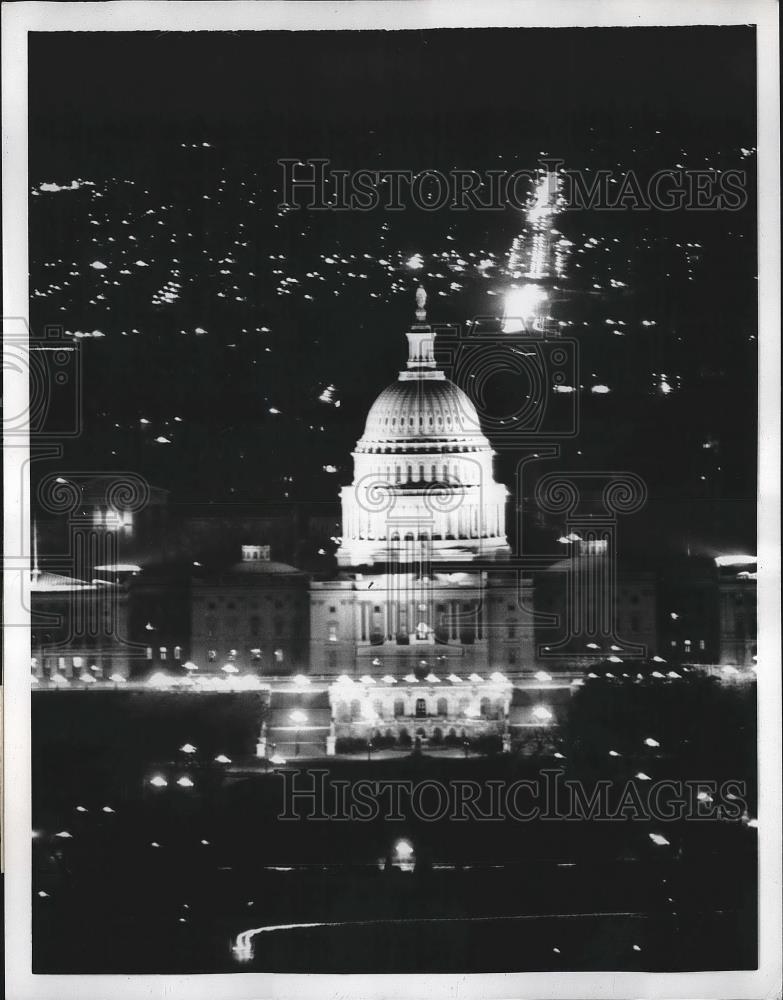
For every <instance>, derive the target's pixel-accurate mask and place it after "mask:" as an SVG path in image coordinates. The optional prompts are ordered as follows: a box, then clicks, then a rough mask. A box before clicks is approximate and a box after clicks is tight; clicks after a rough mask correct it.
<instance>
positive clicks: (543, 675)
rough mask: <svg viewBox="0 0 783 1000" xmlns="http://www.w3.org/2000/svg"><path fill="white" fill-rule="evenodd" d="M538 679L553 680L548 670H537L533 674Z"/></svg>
mask: <svg viewBox="0 0 783 1000" xmlns="http://www.w3.org/2000/svg"><path fill="white" fill-rule="evenodd" d="M533 676H534V677H535V679H536V680H537V681H551V680H552V675H551V674H548V673H547V672H546V670H536V672H535V674H534V675H533Z"/></svg>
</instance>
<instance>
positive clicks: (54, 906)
mask: <svg viewBox="0 0 783 1000" xmlns="http://www.w3.org/2000/svg"><path fill="white" fill-rule="evenodd" d="M169 697H170V696H161V695H146V696H145V695H141V696H140V697H136V698H135V699H134V700H133V702H130V701H128V700H127V696H125V700H123V697H122V696H117V697H114V698H112V697H107V698H104V697H103V696H102V695H93V694H91V693H85V694H84V695H76V696H74V695H68V696H67V701H66V700H63V699H61V698H60V697H59V696H53V697H52V696H43V697H40V696H38V697H35V698H34V742H35V759H34V791H35V796H34V798H35V801H34V825H35V836H34V839H33V892H34V904H33V913H34V969H35V971H36V972H41V973H45V972H72V973H77V972H80V973H99V972H114V973H120V972H127V973H142V972H172V973H173V972H229V971H237V972H239V971H280V972H282V971H290V972H424V971H431V972H447V971H448V972H488V971H534V970H557V969H563V970H567V969H570V970H610V969H611V970H655V971H665V970H666V971H686V970H698V969H732V968H734V969H737V968H754V967H755V966H756V874H755V866H756V831H755V829H754V828H753V827H752V825H751V826H748V824H747V817H746V819H745V821H743V820H742V819H740V818H737V816H736V815H733V814H732V813H730V812H729V813H725V814H724V815H722V816H715V817H713V818H712V819H708V820H700V821H693V820H682V821H671V822H668V823H666V824H662V823H661V822H659V821H651V820H649V819H639V818H637V819H632V820H630V819H615V820H599V819H565V818H563V819H541V818H538V819H534V820H530V821H526V822H525V821H521V820H520V819H518V818H513V817H510V816H508V815H507V816H506V817H505V818H501V819H497V820H485V819H479V818H473V819H471V818H468V819H467V820H465V821H455V820H453V819H451V820H450V819H448V818H446V819H442V820H434V821H426V820H424V819H422V818H421V817H419V818H417V817H416V816H415V815H414V812H413V811H412V809H411V808H410V807H409V805H404V806H403V808H402V812H401V814H400V815H399V816H398V817H397V818H384V816H383V814H381V815H379V816H375V817H371V818H369V819H367V820H366V821H361V820H358V819H353V820H349V821H346V820H340V819H320V820H319V819H313V818H306V816H305V815H304V813H306V812H307V803H305V804H304V805H303V807H302V809H301V810H299V812H298V813H297V815H296V817H295V818H293V819H289V820H281V819H280V818H279V814H280V813H281V812H282V811H283V808H284V804H285V800H284V780H283V778H282V776H280V775H277V774H274V773H270V774H268V775H265V774H264V773H258V772H255V773H253V772H251V771H249V770H248V769H247V768H244V767H243V766H242V761H243V759H244V760H245V761H248V762H249V761H250V756H249V748H250V745H251V744H252V739H253V736H254V726H255V724H256V718H257V717H256V715H255V710H254V707H253V705H252V702H251V703H248V701H247V697H246V696H245V698H244V699H242V698H239V699H237V700H235V701H232V700H230V699H227V697H226V696H214V697H213V696H208V697H205V696H198V697H197V698H196V699H191V700H187V699H185V700H183V699H182V698H181V697H180V698H179V699H175V701H173V702H171V703H168V702H167V701H166V699H167V698H169ZM90 720H93V721H92V722H90ZM749 724H751V725H752V720H749ZM184 742H190V743H192V744H193V745H194V746H196V747H197V753H195V754H192V755H187V754H183V753H181V752H179V750H178V748H179V747H180V746H181V745H183V743H184ZM662 742H663V741H662ZM218 754H225V755H226V756H227V757H229V758H231V763H230V764H229V763H225V762H223V763H219V762H216V761H215V760H214V757H215V756H217V755H218ZM243 754H244V755H245V756H244V758H243ZM710 759H714V758H713V757H712V756H711V758H710ZM703 765H704V761H702V762H701V763H700V764H699V766H698V767H697V761H696V760H695V759H694V758H692V757H689V756H688V755H687V753H685V752H678V753H677V754H669V755H666V754H664V753H663V751H662V750H661V751H655V752H653V751H649V750H648V751H642V750H640V751H639V752H638V753H636V754H635V755H631V753H630V751H629V752H627V753H624V754H623V756H622V757H621V758H618V759H610V760H608V761H607V760H606V759H602V760H601V761H600V762H597V761H596V760H588V759H579V758H578V757H577V755H576V754H572V753H571V752H568V753H565V754H564V756H563V757H562V758H558V759H554V758H547V759H525V758H522V757H519V756H499V757H495V758H482V757H471V758H470V759H466V760H460V759H454V758H450V759H443V758H439V757H438V756H436V755H432V756H426V755H425V756H424V757H421V758H416V757H408V758H403V759H397V760H374V761H372V762H371V763H368V762H367V761H365V760H339V759H337V760H335V759H332V760H330V761H319V762H314V763H312V764H310V765H308V764H307V763H305V762H301V763H300V764H297V767H300V768H305V767H308V766H310V767H317V768H319V769H327V770H328V774H327V777H326V780H327V783H333V782H335V781H339V780H343V781H346V782H347V783H348V787H350V788H352V789H353V788H355V786H356V782H357V781H358V780H362V779H366V778H368V777H369V778H372V779H373V780H406V781H412V782H414V783H415V782H423V781H438V782H440V783H441V785H442V786H444V787H447V788H448V787H450V786H451V785H453V783H454V782H457V781H461V780H463V779H472V780H475V781H476V782H478V783H480V785H481V786H482V787H485V786H486V782H487V781H489V780H496V781H501V782H506V783H509V782H512V781H515V780H520V779H527V780H535V779H536V778H540V776H541V771H542V769H550V770H554V769H557V770H560V771H562V772H563V774H564V775H565V776H567V777H570V778H572V779H574V780H578V781H580V782H583V783H584V784H585V786H588V785H590V784H591V783H594V782H595V781H596V780H598V779H599V778H602V777H603V778H607V779H609V780H610V781H611V783H612V786H613V788H618V787H620V785H621V784H622V783H623V782H624V781H625V780H626V779H627V778H629V777H631V776H633V774H634V773H637V772H638V771H639V770H640V769H642V770H644V771H645V772H647V773H650V774H652V775H653V776H655V777H672V778H678V777H683V776H686V777H698V778H699V779H700V780H701V779H709V778H715V779H717V780H724V779H726V778H728V777H732V778H734V777H736V771H731V770H726V769H727V768H728V769H730V768H731V762H730V761H726V760H722V761H718V762H717V763H715V765H714V773H711V774H708V773H705V772H704V770H703ZM699 768H701V770H699ZM155 775H160V776H161V777H164V778H165V780H166V781H167V785H166V786H165V787H160V788H155V787H154V786H152V785H151V784H150V782H149V779H150V777H153V776H155ZM182 777H187V778H188V779H189V780H191V781H192V782H193V785H192V787H191V786H188V785H187V784H186V785H185V786H182V785H179V784H177V780H178V779H179V778H182ZM299 787H301V786H299ZM329 787H330V788H331V784H330V785H329ZM324 804H326V803H325V802H324V801H323V798H322V797H320V796H317V801H316V806H318V807H320V806H322V805H324ZM333 805H334V802H333V800H332V799H330V800H329V809H327V812H329V811H330V809H331V807H332V806H333ZM749 805H750V810H751V814H755V812H754V805H753V803H752V801H751V802H750V803H749ZM295 811H296V810H295ZM64 833H67V834H70V836H58V834H64ZM651 833H658V834H661V833H662V834H663V835H665V841H666V842H665V844H656V843H655V842H654V841H653V840H652V839H651V837H650V834H651ZM401 840H405V841H407V842H408V843H410V844H411V846H412V847H413V849H414V854H413V856H412V857H411V859H410V862H409V864H407V865H401V863H400V858H399V856H398V855H397V854H396V853H395V852H396V845H398V844H399V843H400V841H401ZM406 868H407V869H409V870H404V869H406ZM306 924H309V925H314V926H301V925H306ZM260 928H263V930H261V931H260V932H259V933H256V934H252V933H243V932H251V931H254V930H257V929H260Z"/></svg>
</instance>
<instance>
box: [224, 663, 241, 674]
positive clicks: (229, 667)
mask: <svg viewBox="0 0 783 1000" xmlns="http://www.w3.org/2000/svg"><path fill="white" fill-rule="evenodd" d="M220 669H221V670H222V671H223V673H224V674H238V673H239V668H238V667H235V666H234V664H233V663H224V664H223V666H222V667H221V668H220Z"/></svg>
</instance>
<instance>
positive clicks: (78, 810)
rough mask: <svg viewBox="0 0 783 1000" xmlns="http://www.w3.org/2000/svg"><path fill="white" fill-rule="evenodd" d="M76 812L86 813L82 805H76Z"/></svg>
mask: <svg viewBox="0 0 783 1000" xmlns="http://www.w3.org/2000/svg"><path fill="white" fill-rule="evenodd" d="M76 812H77V813H86V812H87V810H86V809H85V808H84V806H76Z"/></svg>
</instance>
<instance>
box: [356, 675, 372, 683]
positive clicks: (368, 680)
mask: <svg viewBox="0 0 783 1000" xmlns="http://www.w3.org/2000/svg"><path fill="white" fill-rule="evenodd" d="M359 680H360V681H361V682H362V684H374V683H375V678H374V677H370V675H369V674H363V675H362V676H361V677H360V678H359Z"/></svg>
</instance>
